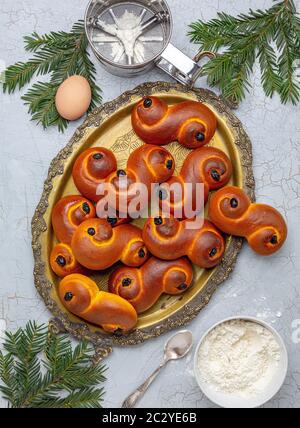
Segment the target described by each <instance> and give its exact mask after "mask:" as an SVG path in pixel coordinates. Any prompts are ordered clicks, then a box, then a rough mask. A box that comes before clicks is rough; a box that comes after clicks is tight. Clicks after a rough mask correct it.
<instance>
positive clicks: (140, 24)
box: [85, 0, 213, 86]
mask: <svg viewBox="0 0 300 428" xmlns="http://www.w3.org/2000/svg"><path fill="white" fill-rule="evenodd" d="M85 26H86V33H87V37H88V39H89V42H90V44H91V47H92V50H93V52H94V54H95V55H96V57H97V59H98V60H99V61H100V62H101V64H102V65H103V66H104V68H105V69H106V70H107V71H109V72H110V73H112V74H115V75H117V76H121V77H132V76H136V75H138V74H141V73H145V72H147V71H148V70H150V69H151V68H152V67H154V66H155V65H156V66H157V67H159V68H160V69H162V70H164V71H165V72H166V73H167V74H169V75H170V76H172V77H173V78H175V79H176V80H178V81H179V82H181V83H183V84H185V85H189V86H193V85H194V84H195V82H196V80H197V78H198V77H199V76H200V75H201V66H200V65H199V61H200V60H201V59H202V58H203V57H212V56H213V54H212V53H210V52H200V53H199V54H198V55H196V57H195V58H194V59H191V58H189V57H188V56H187V55H185V54H184V53H183V52H181V51H180V50H179V49H177V48H176V47H175V46H173V45H172V44H171V43H170V40H171V36H172V30H173V20H172V15H171V11H170V8H169V6H168V5H167V3H166V2H165V1H164V0H133V1H128V0H91V1H90V3H89V5H88V7H87V10H86V14H85Z"/></svg>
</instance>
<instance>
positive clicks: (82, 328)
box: [32, 82, 255, 359]
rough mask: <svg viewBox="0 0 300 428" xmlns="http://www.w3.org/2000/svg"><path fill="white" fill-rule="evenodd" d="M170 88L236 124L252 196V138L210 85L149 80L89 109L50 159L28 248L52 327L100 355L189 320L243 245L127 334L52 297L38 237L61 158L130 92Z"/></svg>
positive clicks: (230, 268) (234, 240) (140, 93)
mask: <svg viewBox="0 0 300 428" xmlns="http://www.w3.org/2000/svg"><path fill="white" fill-rule="evenodd" d="M172 90H174V91H177V92H181V93H186V94H187V93H193V95H196V97H197V98H198V100H199V101H201V102H208V103H209V104H211V105H212V106H213V107H214V108H215V109H216V110H217V111H218V112H219V113H220V114H221V115H222V116H223V117H225V118H226V121H227V122H228V123H229V125H230V126H231V128H232V129H233V130H234V132H235V136H236V138H235V144H236V146H237V148H238V150H239V154H240V157H241V164H242V168H243V177H244V183H243V188H244V190H245V191H246V192H247V194H248V195H249V196H250V198H251V199H252V200H253V201H254V200H255V180H254V176H253V169H252V164H253V158H252V145H251V141H250V139H249V137H248V135H247V134H246V132H245V130H244V129H243V126H242V123H241V122H240V120H239V119H238V118H237V117H236V116H235V115H234V114H233V113H232V112H231V110H230V107H229V106H228V105H227V104H226V102H225V101H224V100H223V99H222V98H221V97H219V96H217V95H216V94H215V93H213V92H212V91H210V90H207V89H193V90H191V89H190V88H188V87H186V86H183V85H181V84H178V83H168V82H155V83H152V82H148V83H144V84H142V85H139V86H137V87H136V88H135V89H133V90H130V91H126V92H125V93H123V94H122V95H121V96H119V97H118V98H116V99H115V100H113V101H110V102H107V103H105V104H104V105H103V106H102V107H100V108H97V109H95V110H94V111H93V112H92V113H90V114H89V115H88V117H87V118H86V120H85V121H84V123H83V124H82V125H81V126H80V127H79V128H78V129H77V130H76V131H75V133H74V135H73V137H72V138H71V140H70V142H69V143H68V144H67V145H66V146H65V148H63V149H62V150H61V151H60V152H59V153H58V155H57V156H56V157H55V158H54V159H53V161H52V162H51V164H50V167H49V172H48V177H47V179H46V181H45V184H44V190H43V193H42V197H41V200H40V202H39V204H38V206H37V208H36V211H35V214H34V216H33V219H32V249H33V255H34V281H35V286H36V288H37V290H38V292H39V294H40V295H41V297H42V299H43V300H44V302H45V304H46V307H47V308H48V309H49V310H50V312H51V313H52V314H53V316H54V317H55V318H54V319H53V320H52V321H50V326H51V328H52V330H53V331H54V332H56V333H58V332H59V331H64V332H65V331H67V332H68V333H70V334H72V335H73V336H74V337H76V338H78V339H85V340H88V341H90V342H92V343H93V344H94V346H95V347H96V348H97V349H98V357H99V358H100V359H101V358H103V357H105V356H107V355H108V354H109V353H110V352H111V351H112V346H132V345H137V344H141V343H143V342H145V341H146V340H149V339H152V338H155V337H158V336H160V335H162V334H164V333H166V332H168V331H170V330H173V329H175V328H179V327H182V326H185V325H187V324H188V323H189V322H191V321H192V320H193V319H194V318H195V317H196V316H197V315H198V313H199V312H200V310H201V309H202V308H203V307H204V306H206V305H207V304H208V303H209V301H210V299H211V297H212V295H213V294H214V292H215V291H216V289H217V287H218V286H219V285H220V284H221V283H223V282H224V281H225V280H226V279H228V277H229V275H230V274H231V272H232V271H233V269H234V267H235V264H236V260H237V256H238V254H239V252H240V250H241V247H242V245H243V240H242V239H240V238H232V240H231V243H230V245H229V247H228V249H227V251H226V254H225V256H224V258H223V261H222V264H221V265H220V266H219V267H218V269H216V270H215V272H214V273H213V274H212V276H211V277H210V279H209V281H208V282H207V284H206V286H205V288H204V289H203V290H202V292H200V293H199V294H198V295H197V296H196V297H195V298H194V299H193V301H192V302H190V303H189V304H188V305H185V306H184V307H183V308H182V309H180V310H179V311H177V312H176V313H175V314H173V315H172V316H170V317H169V318H168V319H166V320H165V321H163V322H162V323H161V324H160V325H156V326H152V327H149V328H146V329H143V330H135V331H133V332H132V333H130V334H129V335H126V336H121V337H117V336H115V335H106V334H101V333H100V332H92V331H90V329H89V328H88V326H87V324H82V323H81V324H79V323H74V322H72V321H71V320H70V319H69V318H68V316H67V315H66V314H64V313H63V312H62V311H61V310H60V308H59V307H58V305H57V303H56V302H55V301H54V299H53V298H52V297H51V289H52V283H51V281H49V280H48V279H47V278H46V275H45V263H44V262H43V260H42V255H41V248H42V244H41V242H40V238H41V236H42V235H43V234H44V233H45V232H47V225H46V222H45V220H44V215H45V213H46V211H47V209H48V207H49V201H48V198H49V195H50V194H51V191H52V189H53V184H52V182H53V180H54V178H55V177H57V176H58V175H63V173H64V161H65V159H67V158H68V157H69V156H70V155H71V154H72V152H73V150H74V147H75V146H76V145H77V144H78V143H79V142H80V140H81V139H82V138H83V137H84V134H85V131H86V129H87V128H90V127H99V126H100V125H101V124H102V123H103V121H104V120H105V119H106V118H107V117H108V116H109V115H111V114H112V113H114V112H115V111H117V110H118V109H119V108H120V107H122V106H123V105H124V104H126V103H128V102H130V100H131V98H132V97H134V96H139V97H143V96H145V95H150V94H153V93H158V92H161V93H168V92H170V91H172Z"/></svg>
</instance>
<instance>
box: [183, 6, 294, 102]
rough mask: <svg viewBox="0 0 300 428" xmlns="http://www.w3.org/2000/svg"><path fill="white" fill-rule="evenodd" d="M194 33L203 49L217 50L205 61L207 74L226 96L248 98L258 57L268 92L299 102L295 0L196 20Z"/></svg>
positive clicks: (192, 28) (262, 79)
mask: <svg viewBox="0 0 300 428" xmlns="http://www.w3.org/2000/svg"><path fill="white" fill-rule="evenodd" d="M189 36H190V38H191V41H192V42H193V43H196V44H198V45H200V50H210V51H212V52H214V53H217V56H216V58H214V59H212V60H210V61H209V62H208V63H207V64H205V65H204V67H203V74H204V75H206V76H207V81H208V84H209V85H210V86H217V87H219V88H220V90H221V91H222V93H223V95H224V96H225V97H227V98H231V99H232V100H233V101H235V102H239V101H241V100H242V99H243V98H244V97H245V93H246V91H248V90H249V88H250V87H251V84H250V78H251V74H252V71H253V66H254V64H255V62H256V60H258V62H259V65H260V70H261V81H262V86H263V89H264V91H265V93H266V95H267V96H269V97H272V96H273V95H274V94H275V93H278V94H279V96H280V98H281V101H282V103H284V104H285V103H287V102H292V103H293V104H297V102H298V101H299V99H300V85H299V83H298V82H297V81H296V79H295V76H294V75H295V64H296V60H300V18H299V14H298V12H297V10H296V6H295V3H294V1H293V0H285V1H281V2H276V4H274V5H273V6H272V7H271V8H270V9H268V10H257V11H253V10H251V9H250V11H249V13H248V14H240V15H238V16H237V17H233V16H230V15H228V14H225V13H218V16H217V18H215V19H212V20H210V21H208V22H204V21H201V20H199V21H196V22H194V23H192V24H191V25H190V32H189Z"/></svg>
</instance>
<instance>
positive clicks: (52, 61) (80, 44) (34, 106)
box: [3, 21, 102, 132]
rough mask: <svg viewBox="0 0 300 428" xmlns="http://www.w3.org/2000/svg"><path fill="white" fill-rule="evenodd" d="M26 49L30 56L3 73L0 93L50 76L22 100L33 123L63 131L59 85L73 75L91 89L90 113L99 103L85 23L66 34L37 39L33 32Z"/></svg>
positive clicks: (75, 25) (54, 33)
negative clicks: (57, 93)
mask: <svg viewBox="0 0 300 428" xmlns="http://www.w3.org/2000/svg"><path fill="white" fill-rule="evenodd" d="M24 43H25V50H26V51H28V52H32V53H33V57H32V58H31V59H29V60H28V61H27V62H18V63H16V64H14V65H11V66H10V67H8V68H7V70H6V71H5V83H4V84H3V91H4V93H5V92H8V93H13V92H14V91H16V90H17V89H19V90H20V89H22V88H23V87H24V86H26V85H27V84H28V83H30V81H31V80H32V78H33V77H34V76H40V75H47V74H50V81H49V82H46V83H44V82H37V83H35V84H33V86H32V87H31V88H30V89H29V90H28V92H27V93H26V94H25V95H24V96H23V97H22V99H23V100H24V101H25V104H26V105H28V106H29V111H28V112H29V114H31V116H32V120H34V121H36V122H37V123H38V124H42V126H43V127H44V129H45V128H48V127H49V126H57V127H58V129H59V131H61V132H63V131H64V130H65V129H66V128H67V126H68V121H67V120H65V119H63V118H61V117H60V116H59V114H58V112H57V110H56V107H55V95H56V92H57V89H58V87H59V85H60V84H61V83H62V82H63V81H64V80H65V79H67V78H68V77H70V76H72V75H75V74H76V75H81V76H83V77H85V78H86V79H87V80H88V81H89V83H90V85H91V90H92V102H91V105H90V108H89V111H90V110H92V109H93V108H95V107H96V106H97V105H99V104H100V103H101V101H102V98H101V90H100V88H99V87H98V86H97V84H96V69H95V66H94V64H93V63H92V61H91V59H90V55H89V52H88V40H87V37H86V34H85V28H84V23H83V22H82V21H79V22H78V23H75V24H74V26H73V28H72V30H71V31H70V32H69V33H67V32H64V31H61V32H51V33H49V34H45V35H42V36H40V35H39V34H37V33H36V32H34V33H32V34H31V35H30V36H26V37H24Z"/></svg>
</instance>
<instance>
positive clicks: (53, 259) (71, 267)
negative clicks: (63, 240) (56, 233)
mask: <svg viewBox="0 0 300 428" xmlns="http://www.w3.org/2000/svg"><path fill="white" fill-rule="evenodd" d="M50 265H51V268H52V270H53V272H54V273H56V275H57V276H59V277H60V278H64V277H65V276H68V275H71V274H74V273H79V274H83V275H87V273H88V271H87V270H86V269H85V268H84V267H83V266H81V265H80V264H79V263H78V262H77V260H76V259H75V256H74V253H73V251H72V248H71V247H70V246H69V245H67V244H58V245H56V246H55V247H54V248H53V250H52V252H51V255H50Z"/></svg>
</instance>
